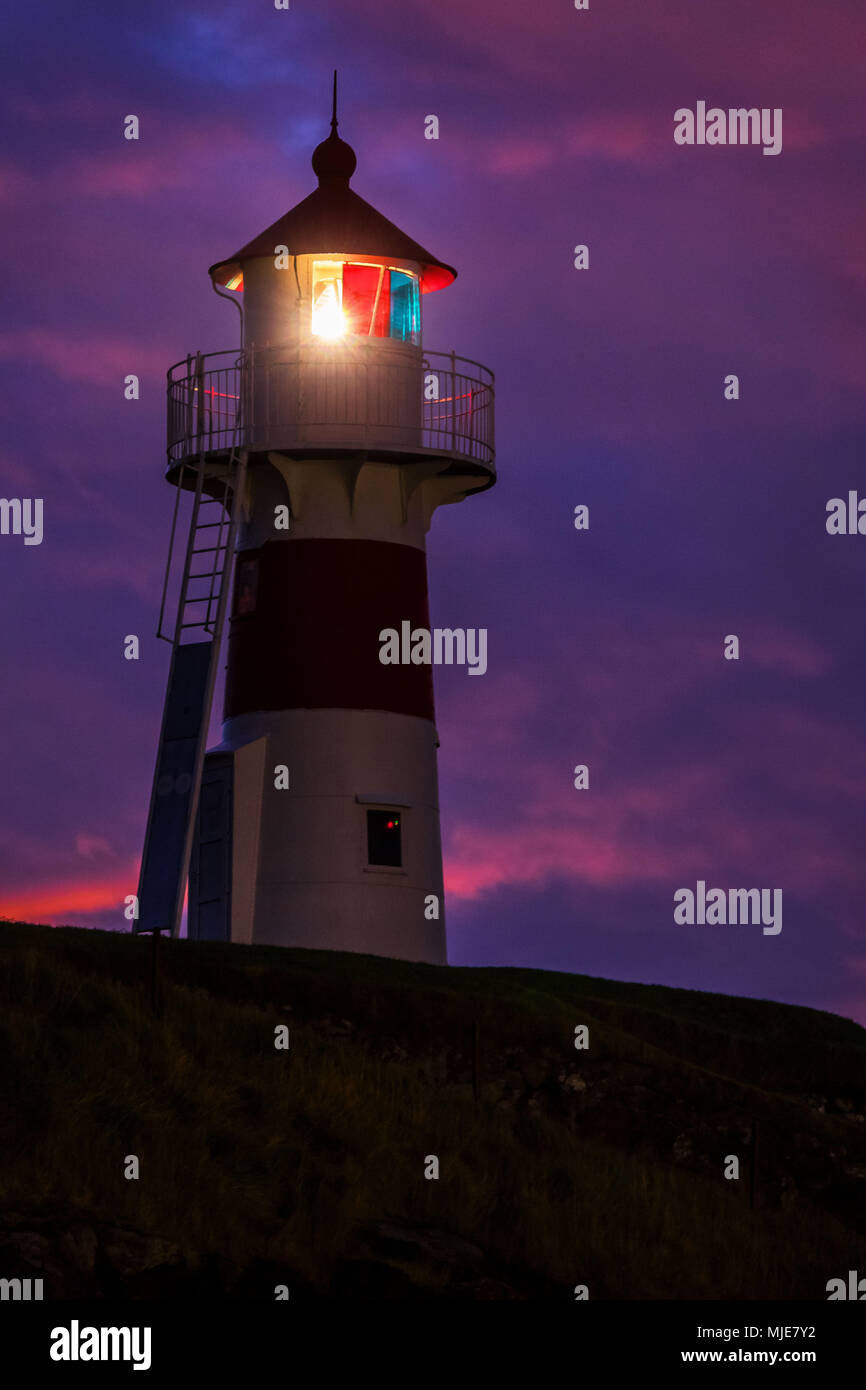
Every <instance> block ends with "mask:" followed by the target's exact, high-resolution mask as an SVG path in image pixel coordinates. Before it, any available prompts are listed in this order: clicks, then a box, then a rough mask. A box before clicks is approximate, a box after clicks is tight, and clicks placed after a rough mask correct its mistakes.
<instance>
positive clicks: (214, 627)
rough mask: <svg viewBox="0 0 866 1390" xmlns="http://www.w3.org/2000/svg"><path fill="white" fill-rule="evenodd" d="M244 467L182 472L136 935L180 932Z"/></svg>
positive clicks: (237, 462) (198, 466)
mask: <svg viewBox="0 0 866 1390" xmlns="http://www.w3.org/2000/svg"><path fill="white" fill-rule="evenodd" d="M203 384H204V383H203V381H202V382H201V383H200V385H199V388H198V389H199V390H201V389H202V387H203ZM236 433H237V432H236ZM199 444H200V446H201V441H199ZM246 466H247V452H246V450H245V449H240V448H238V447H237V446H235V447H233V448H232V450H231V452H230V454H229V457H228V461H227V463H226V464H224V465H223V467H222V468H221V469H220V470H219V471H217V470H216V468H215V464H214V461H213V458H212V457H211V456H210V455H209V454H208V453H207V452H206V451H205V450H204V449H202V448H201V447H200V448H199V452H198V455H197V460H196V462H194V463H184V464H182V465H181V468H180V474H179V476H178V478H177V496H176V499H175V507H174V515H173V517H172V524H171V536H170V539H169V549H168V558H167V561H166V567H165V577H164V581H163V587H162V600H161V603H160V611H159V623H158V627H157V634H156V635H157V637H159V638H161V639H162V640H163V641H166V642H169V643H170V644H171V662H170V666H169V675H168V685H167V688H166V694H165V704H164V706H163V714H162V726H161V729H160V735H159V747H158V750H157V757H156V767H155V769H154V775H153V786H152V789H151V795H150V809H149V811H148V817H147V831H146V833H145V840H144V853H143V855H142V860H141V873H140V877H139V885H138V918H137V919H136V921H135V923H134V930H135V931H137V932H154V933H159V932H161V931H170V932H171V934H172V936H177V935H178V933H179V931H180V923H181V917H182V914H183V901H184V895H185V892H186V883H187V876H188V874H189V863H190V855H191V852H192V841H193V834H194V831H195V821H196V814H197V812H198V802H199V791H200V788H201V777H202V768H203V765H204V756H205V746H206V743H207V733H208V726H209V723H210V714H211V705H212V703H213V692H214V686H215V684H216V673H217V663H218V660H219V650H220V642H221V639H222V633H223V627H224V624H225V615H226V608H227V605H228V597H229V591H230V589H231V565H232V557H233V555H234V549H235V541H236V538H237V530H238V525H239V522H240V515H241V511H242V499H243V495H244V484H245V480H246ZM187 471H192V472H193V473H194V479H195V481H194V488H192V489H190V488H185V487H184V481H185V475H186V473H187ZM206 485H207V486H208V491H205V486H206ZM211 490H213V492H215V493H216V495H215V496H214V495H212V491H211ZM189 491H193V502H192V511H191V514H190V519H189V530H188V534H187V541H186V548H185V554H184V563H183V572H182V574H181V579H180V590H179V594H178V600H177V609H176V614H175V618H174V623H173V625H172V626H171V627H170V628H167V627H166V608H167V602H168V592H169V585H170V581H171V575H172V570H173V568H174V554H175V545H176V540H177V534H178V519H179V516H180V508H181V498H182V496H183V495H184V494H185V493H186V494H187V495H188V493H189Z"/></svg>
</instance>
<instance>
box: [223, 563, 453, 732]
mask: <svg viewBox="0 0 866 1390" xmlns="http://www.w3.org/2000/svg"><path fill="white" fill-rule="evenodd" d="M235 593H236V598H235V616H234V617H233V618H232V622H231V629H230V636H229V647H228V670H227V674H226V690H225V718H226V719H231V718H233V717H234V716H236V715H240V714H251V713H253V712H255V711H257V710H288V709H370V710H390V711H393V712H395V713H398V714H412V715H416V716H417V717H418V718H420V719H430V720H432V719H433V717H434V709H433V678H432V671H431V668H430V667H429V666H412V665H406V666H391V665H383V664H382V663H381V662H380V660H379V652H380V648H381V645H382V644H381V641H380V638H379V633H380V632H381V631H382V630H383V629H384V628H395V629H396V630H397V631H398V632H399V631H400V625H401V623H402V622H405V621H408V622H410V623H411V625H412V627H413V628H419V627H421V628H428V629H429V626H430V617H429V606H428V599H427V565H426V557H425V555H424V552H423V551H421V550H418V549H416V548H415V547H413V546H408V545H396V544H393V543H391V542H387V541H368V540H324V539H293V540H284V541H271V542H269V543H268V544H267V545H264V546H262V547H260V548H259V549H258V550H246V551H241V552H239V554H238V557H237V567H236V583H235Z"/></svg>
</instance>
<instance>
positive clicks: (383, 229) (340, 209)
mask: <svg viewBox="0 0 866 1390" xmlns="http://www.w3.org/2000/svg"><path fill="white" fill-rule="evenodd" d="M356 164H357V160H356V158H355V151H354V150H353V149H352V147H351V145H347V144H346V142H345V140H341V139H340V137H339V136H338V134H337V115H336V95H335V106H334V115H333V117H332V118H331V133H330V135H329V136H328V137H327V139H325V140H323V141H322V143H321V144H320V145H317V146H316V149H315V150H314V151H313V172H314V173H315V174H316V175H317V177H318V180H319V186H318V188H316V189H315V190H314V191H313V192H312V193H311V194H310V195H309V197H307V198H304V200H303V201H302V202H300V203H298V204H297V205H296V206H295V207H293V208H291V209H290V210H289V211H288V212H287V213H285V214H284V215H283V216H282V217H280V218H279V219H278V220H277V221H276V222H272V223H271V225H270V226H269V227H266V228H265V230H264V231H263V232H260V233H259V235H258V236H257V237H254V238H253V240H252V241H248V242H247V244H246V246H242V247H241V249H240V251H236V252H235V254H234V255H233V256H230V257H229V258H228V260H225V261H217V263H216V264H215V265H212V266H211V268H210V272H209V273H210V275H211V276H212V278H213V279H214V280H215V281H216V283H217V284H218V285H227V284H229V283H230V282H231V281H234V282H235V284H234V285H233V286H232V288H235V289H242V288H243V280H242V276H243V266H244V262H245V261H249V260H254V259H257V258H258V257H264V256H273V255H274V254H275V253H274V248H275V247H276V246H287V247H288V249H289V254H290V255H293V256H307V255H315V254H316V253H317V252H321V253H322V254H333V253H334V252H338V253H339V252H345V253H346V255H356V256H376V257H382V258H383V259H387V260H396V261H418V262H419V263H420V266H421V272H420V285H421V292H422V293H423V294H426V293H429V292H430V291H431V290H439V289H443V288H444V287H445V286H446V285H450V284H451V283H452V281H454V280H455V279H456V277H457V271H456V270H454V268H453V267H452V266H450V265H446V264H445V262H444V261H440V260H437V258H436V257H435V256H433V255H432V254H431V253H430V252H429V251H427V250H425V248H424V247H423V246H421V245H419V243H418V242H417V241H413V240H412V238H411V237H409V236H407V235H406V233H405V232H401V230H400V228H399V227H395V225H394V223H393V222H390V221H389V220H388V218H387V217H383V215H382V213H381V212H377V211H376V209H375V208H374V207H372V206H371V204H370V203H368V202H366V201H365V200H364V199H363V198H361V197H359V196H358V194H357V193H355V192H354V190H353V189H351V188H350V187H349V180H350V178H351V177H352V175H353V174H354V172H355V167H356Z"/></svg>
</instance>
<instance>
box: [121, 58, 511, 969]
mask: <svg viewBox="0 0 866 1390" xmlns="http://www.w3.org/2000/svg"><path fill="white" fill-rule="evenodd" d="M312 166H313V172H314V174H315V176H316V179H317V181H318V186H317V187H316V188H315V189H314V190H313V191H312V192H311V193H310V194H309V196H308V197H306V198H305V199H304V200H303V201H302V202H300V203H298V204H297V206H295V207H293V208H292V209H291V210H290V211H289V212H287V213H286V214H285V215H284V216H282V217H280V218H279V219H278V220H277V221H275V222H274V223H273V224H272V225H271V226H269V227H268V228H267V229H266V230H265V231H263V232H261V233H260V234H259V235H258V236H255V237H253V238H252V240H250V241H248V242H247V243H246V244H245V245H244V246H243V247H242V248H241V249H240V250H239V251H237V252H235V253H234V254H233V255H231V256H229V257H227V258H225V259H221V260H219V261H217V262H216V263H215V264H214V265H213V266H211V268H210V271H209V274H210V277H211V280H212V283H213V287H214V289H215V290H216V292H217V293H218V294H220V295H222V296H224V297H226V298H230V299H232V300H233V301H234V302H235V304H236V305H237V307H238V309H239V310H240V320H241V343H240V346H239V348H236V349H233V350H230V351H224V352H217V353H207V354H202V353H197V354H195V355H190V357H188V358H186V359H185V360H184V361H183V362H181V363H178V364H177V365H176V366H174V367H173V368H172V369H171V370H170V371H169V374H168V471H167V478H168V481H169V482H170V483H171V484H173V485H174V486H175V487H176V488H177V494H176V498H177V499H179V498H180V497H181V496H184V497H185V498H186V503H187V505H188V506H190V505H191V507H192V515H191V517H190V520H189V523H188V526H187V528H186V531H184V523H183V522H182V521H181V522H178V519H177V513H176V519H175V524H174V525H173V528H172V535H173V541H174V552H173V553H182V555H183V562H182V571H183V572H182V574H181V577H180V595H179V599H178V608H177V618H176V620H175V624H174V628H173V630H171V631H169V632H168V633H166V632H162V631H161V635H164V636H167V637H168V640H170V641H171V643H172V669H171V672H170V676H169V689H168V692H167V696H166V705H165V711H164V715H163V727H162V733H161V736H160V748H159V752H158V756H157V766H156V771H155V776H154V787H153V793H152V797H151V809H150V816H149V821H148V832H147V839H146V843H145V855H144V859H143V863H142V875H141V880H140V885H139V914H140V915H139V921H138V929H139V930H145V931H146V930H152V931H157V932H158V931H160V930H163V929H166V930H173V931H174V932H175V933H176V932H177V930H178V927H179V923H180V912H181V906H182V901H183V893H184V888H185V885H186V880H187V875H188V883H189V895H188V935H189V936H190V938H192V939H195V940H222V941H232V942H244V943H255V944H268V945H278V946H301V947H310V948H316V949H326V950H341V951H361V952H370V953H373V954H377V955H385V956H394V957H400V958H403V959H407V960H417V961H429V962H432V963H436V964H444V963H445V961H446V941H445V904H444V894H443V882H442V851H441V839H440V826H439V792H438V772H437V750H438V748H439V739H438V736H437V730H436V721H435V708H434V690H433V671H432V667H431V665H430V664H429V663H427V662H423V661H422V662H419V663H418V664H415V663H414V662H413V661H412V660H409V661H407V662H405V663H403V662H384V661H383V660H382V659H381V654H382V634H383V633H385V632H386V631H388V630H391V631H396V632H405V631H406V630H407V628H406V624H409V629H408V630H411V631H412V632H416V631H419V630H422V631H429V630H430V613H429V603H428V585H427V556H426V538H427V533H428V530H429V528H430V524H431V519H432V517H433V513H434V512H435V511H436V510H437V508H439V507H441V506H443V505H445V504H448V503H455V502H460V501H463V500H464V499H465V498H467V497H469V496H470V495H471V494H473V493H477V492H482V491H484V490H486V489H487V488H489V487H490V486H492V484H493V483H494V481H495V469H494V445H493V376H492V374H491V373H490V372H489V371H488V370H487V369H486V368H485V367H483V366H481V365H480V364H479V363H476V362H473V361H469V360H467V359H463V358H460V357H458V356H457V354H456V353H454V352H435V351H431V350H429V349H428V348H427V347H426V346H425V344H424V342H423V337H422V322H423V304H424V299H425V296H426V295H428V294H430V293H434V292H436V291H439V290H441V289H444V288H445V287H447V286H448V285H450V284H451V283H452V282H453V281H454V279H455V277H456V271H455V270H454V269H453V268H452V267H451V266H449V265H447V264H446V263H445V262H444V261H440V260H439V259H438V258H437V257H436V256H434V255H432V254H431V253H430V252H429V251H427V250H425V249H424V247H423V246H422V245H420V244H419V243H418V242H416V241H414V240H413V239H412V238H411V237H410V236H408V235H407V234H406V233H405V232H402V231H401V230H400V229H399V228H398V227H396V226H395V225H394V223H392V222H391V221H389V220H388V219H387V218H386V217H385V216H383V214H382V213H380V212H378V211H377V210H376V209H375V208H373V207H372V206H371V205H370V204H369V203H368V202H366V201H365V200H364V199H363V198H362V197H360V196H359V194H358V193H356V192H355V190H354V189H353V188H352V187H351V180H352V177H353V175H354V173H355V169H356V157H355V153H354V151H353V150H352V149H351V147H350V146H349V145H348V144H347V143H346V142H345V141H344V140H343V139H341V138H340V136H339V135H338V133H337V107H336V80H335V88H334V103H333V114H332V118H331V131H330V134H329V135H328V136H327V138H326V139H325V140H324V141H323V142H322V143H321V144H319V145H318V147H317V148H316V149H315V151H314V153H313V157H312ZM184 534H186V545H185V546H184V545H183V544H182V543H181V544H180V545H179V542H182V539H183V535H184ZM178 545H179V550H178ZM171 564H172V557H171V554H170V559H169V569H170V568H171ZM170 590H171V585H170V583H169V578H168V573H167V579H166V585H165V586H164V591H163V608H164V609H165V607H166V594H167V593H169V592H170ZM199 595H201V596H199ZM196 605H197V606H196ZM162 621H163V619H162V616H161V624H162ZM224 629H225V635H226V639H227V641H226V643H225V655H226V670H225V697H224V708H223V723H222V737H221V740H220V742H219V743H218V745H217V746H216V747H213V748H211V749H210V750H206V748H205V739H206V737H207V724H208V716H209V709H210V699H211V695H212V692H213V689H214V684H215V675H216V663H217V653H218V652H219V649H220V639H221V637H222V635H223V630H224ZM469 684H470V685H474V682H470V683H469Z"/></svg>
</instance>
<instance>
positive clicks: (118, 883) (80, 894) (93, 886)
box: [0, 863, 138, 927]
mask: <svg viewBox="0 0 866 1390" xmlns="http://www.w3.org/2000/svg"><path fill="white" fill-rule="evenodd" d="M137 892H138V864H137V863H131V864H130V865H129V867H128V869H127V870H126V871H125V872H124V873H117V874H116V875H115V876H114V877H113V878H110V879H105V878H98V879H88V880H80V879H79V880H74V881H72V882H68V883H57V884H47V885H45V886H44V887H41V888H30V889H25V890H23V891H18V892H16V891H15V890H14V889H13V890H12V891H11V892H10V893H8V894H6V893H3V894H0V918H2V917H5V918H7V919H8V920H10V921H14V922H28V921H35V922H47V923H48V924H49V925H52V924H53V921H57V922H62V921H63V920H64V916H68V915H69V914H70V913H72V914H75V915H76V916H77V915H79V914H80V913H82V912H104V911H105V909H106V908H109V907H116V908H117V914H118V918H119V919H120V920H121V921H122V920H123V908H124V899H125V898H127V897H128V896H129V895H130V894H131V893H137ZM131 926H132V923H130V927H131Z"/></svg>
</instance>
